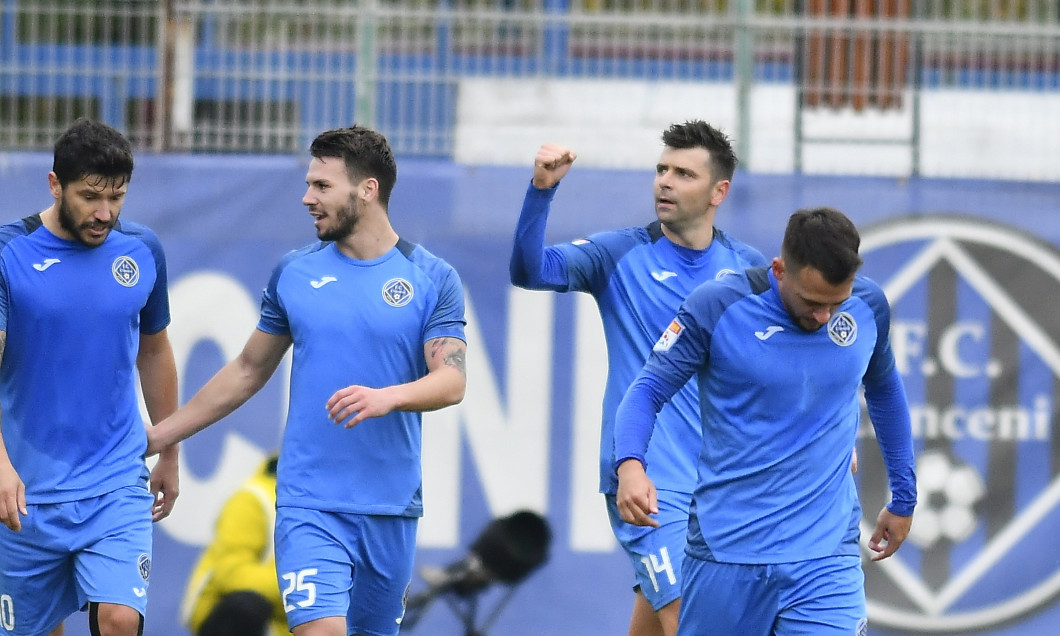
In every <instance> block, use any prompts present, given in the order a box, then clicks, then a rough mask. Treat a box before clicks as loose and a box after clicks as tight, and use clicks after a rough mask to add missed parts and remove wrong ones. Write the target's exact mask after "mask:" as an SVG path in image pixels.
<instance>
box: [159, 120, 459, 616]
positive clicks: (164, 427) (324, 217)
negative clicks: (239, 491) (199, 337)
mask: <svg viewBox="0 0 1060 636" xmlns="http://www.w3.org/2000/svg"><path fill="white" fill-rule="evenodd" d="M309 152H310V154H311V155H312V157H313V158H312V160H311V161H310V163H309V170H308V172H307V173H306V183H307V184H308V188H307V189H306V192H305V195H304V196H303V197H302V203H303V204H304V205H306V206H307V207H308V208H309V215H310V216H311V217H312V218H313V225H314V227H315V228H316V231H317V238H319V239H320V240H319V241H318V242H316V243H313V244H311V245H308V246H306V247H303V248H301V249H298V250H295V251H293V252H291V253H289V254H288V255H287V256H285V257H284V258H283V259H282V260H281V261H280V263H279V264H278V265H277V266H276V268H275V270H274V271H273V274H272V277H271V279H270V281H269V283H268V286H267V287H266V289H265V293H264V297H263V299H262V308H261V318H260V320H259V322H258V326H257V329H256V330H255V331H254V332H253V333H252V334H251V335H250V338H249V339H248V340H247V343H246V345H245V346H244V348H243V351H242V352H241V353H240V354H239V355H238V356H237V357H236V358H235V359H234V360H232V361H231V362H229V363H228V364H227V365H225V366H224V367H223V368H222V369H221V370H220V371H218V372H217V374H216V375H214V377H213V378H211V379H210V380H209V381H208V382H207V383H206V385H205V386H203V388H202V389H201V390H199V392H198V393H196V394H195V396H194V397H192V398H191V400H189V401H188V403H187V404H186V405H184V406H183V407H181V408H180V410H178V411H177V413H176V414H174V415H173V416H172V417H170V418H168V419H167V420H166V421H165V422H162V423H160V424H159V426H158V427H157V430H156V431H153V432H154V433H156V434H154V435H152V436H151V437H150V446H149V450H150V451H154V450H157V449H162V448H166V447H168V446H169V445H171V444H173V443H175V442H177V441H180V440H182V439H186V438H187V437H189V436H190V435H192V434H194V433H195V432H197V431H200V430H202V429H204V428H206V427H207V426H209V425H210V424H212V423H214V422H216V421H218V420H220V419H221V418H223V417H224V416H226V415H228V414H229V413H231V412H232V411H234V410H235V409H236V408H238V407H239V406H240V405H241V404H243V403H244V402H246V401H247V399H249V398H250V397H251V396H252V395H253V394H254V393H256V392H257V391H258V390H259V389H260V388H261V387H262V386H263V385H264V384H265V382H266V381H267V380H268V379H269V377H270V376H272V374H273V372H274V371H275V370H276V367H277V366H278V365H279V363H280V360H281V359H282V358H283V356H284V354H285V353H286V351H287V349H288V348H289V347H290V346H291V345H292V344H293V345H294V361H293V366H292V369H291V395H290V407H289V410H288V415H287V424H286V428H285V431H284V437H283V441H282V445H281V447H280V459H279V465H278V468H277V475H276V480H277V481H276V489H277V490H276V506H277V510H276V568H277V572H278V575H279V585H280V592H281V597H282V599H283V603H284V609H285V610H286V612H287V622H288V624H289V625H290V627H291V629H292V631H293V632H294V634H295V636H347V635H348V634H360V635H364V636H392V635H395V634H397V633H398V628H399V627H400V626H401V617H402V614H403V612H404V607H403V597H404V595H405V592H406V589H407V587H408V584H409V582H410V581H411V579H412V565H413V556H414V552H415V543H416V526H417V522H418V518H419V517H420V516H421V515H422V511H423V506H422V502H421V497H420V494H421V488H420V445H421V421H422V415H421V412H422V411H430V410H435V409H440V408H443V407H446V406H450V405H452V404H456V403H458V402H460V400H462V399H463V396H464V388H465V385H466V377H465V370H464V358H465V353H466V351H467V345H466V344H465V341H464V325H465V321H464V295H463V288H462V287H461V284H460V279H459V277H458V276H457V274H456V271H455V270H454V269H453V268H452V267H451V266H450V265H449V264H448V263H446V262H445V261H443V260H441V259H440V258H438V257H436V256H434V255H432V254H431V253H429V252H428V251H427V250H425V249H424V248H422V247H420V246H418V245H414V244H412V243H409V242H408V241H405V240H403V239H401V238H400V237H399V236H398V235H397V233H396V232H395V231H394V229H393V228H392V227H391V224H390V218H389V213H388V211H387V205H388V202H389V200H390V193H391V190H392V189H393V187H394V183H395V181H396V180H397V165H396V163H395V161H394V155H393V153H392V152H391V150H390V145H389V144H388V143H387V140H386V138H385V137H383V135H381V134H379V133H378V132H375V131H373V130H369V129H367V128H363V127H360V126H353V127H351V128H342V129H337V130H330V131H326V132H324V133H321V134H320V135H318V136H317V138H316V139H315V140H313V142H312V144H311V145H310V148H309Z"/></svg>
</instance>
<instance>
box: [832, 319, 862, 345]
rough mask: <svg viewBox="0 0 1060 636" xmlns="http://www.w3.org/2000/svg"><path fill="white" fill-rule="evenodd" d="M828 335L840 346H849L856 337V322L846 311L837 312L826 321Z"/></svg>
mask: <svg viewBox="0 0 1060 636" xmlns="http://www.w3.org/2000/svg"><path fill="white" fill-rule="evenodd" d="M828 337H829V338H831V339H832V342H834V343H836V344H837V345H839V346H840V347H849V346H850V345H852V344H854V341H855V340H857V339H858V323H856V322H854V317H853V316H851V315H850V314H848V313H847V312H845V311H840V312H837V313H836V314H834V315H833V316H832V319H831V320H829V321H828Z"/></svg>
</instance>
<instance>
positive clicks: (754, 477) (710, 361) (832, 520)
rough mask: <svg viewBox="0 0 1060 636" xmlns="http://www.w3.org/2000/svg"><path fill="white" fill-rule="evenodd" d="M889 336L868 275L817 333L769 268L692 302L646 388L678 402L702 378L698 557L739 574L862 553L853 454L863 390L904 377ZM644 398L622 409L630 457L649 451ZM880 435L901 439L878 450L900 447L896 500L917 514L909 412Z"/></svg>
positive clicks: (634, 396)
mask: <svg viewBox="0 0 1060 636" xmlns="http://www.w3.org/2000/svg"><path fill="white" fill-rule="evenodd" d="M889 324H890V309H889V307H888V305H887V300H886V298H885V297H884V294H883V291H882V290H881V289H880V288H879V286H878V285H876V284H875V283H874V282H872V281H871V280H869V279H867V278H864V277H861V276H858V277H857V278H856V279H855V283H854V287H853V293H852V295H851V297H850V298H849V299H848V300H846V301H845V302H844V303H843V304H842V305H841V306H840V307H839V308H838V309H837V310H836V311H835V312H834V314H833V315H832V318H831V320H830V321H829V322H828V324H827V325H825V326H824V327H822V328H821V329H818V330H816V331H813V332H807V331H804V330H803V329H802V328H800V327H799V326H798V325H797V324H796V323H795V322H794V321H793V320H792V318H791V316H790V315H789V314H788V312H787V310H786V309H785V308H784V305H783V303H782V301H781V299H780V295H779V291H778V289H777V281H776V279H775V278H774V277H773V273H772V270H771V269H766V268H758V269H753V270H748V271H747V272H745V273H742V274H740V275H738V276H731V277H726V278H725V279H723V280H721V281H718V282H717V283H710V284H706V285H703V286H702V287H700V288H698V289H697V290H696V291H694V292H693V293H692V294H691V295H690V296H689V298H688V300H687V301H686V302H685V304H684V306H683V307H682V308H681V310H680V311H679V312H678V314H677V317H676V318H675V319H674V320H673V322H672V323H671V325H670V327H668V328H667V331H666V334H665V335H664V336H663V337H662V338H660V340H659V342H658V343H657V344H656V345H655V347H654V350H653V353H652V355H651V357H650V358H649V360H648V362H647V364H646V365H645V367H644V373H643V374H642V375H641V376H640V377H639V378H638V379H637V381H636V382H635V385H634V386H635V387H638V388H639V387H640V386H642V385H641V383H642V381H643V380H644V379H645V378H654V379H655V380H657V381H659V382H661V383H662V385H664V386H665V387H667V390H676V389H675V388H674V387H678V386H682V385H683V384H684V383H685V382H686V381H687V380H688V378H689V377H692V376H693V375H695V376H696V381H697V383H698V385H699V390H700V395H701V396H702V401H701V404H702V409H701V415H702V427H703V436H702V445H701V450H700V457H699V483H698V484H697V486H696V490H695V493H694V494H693V500H692V515H691V518H690V523H689V545H688V552H689V554H691V555H692V556H695V557H698V558H704V559H707V558H713V559H715V560H718V561H724V562H733V563H786V562H794V561H801V560H806V559H814V558H819V557H825V556H832V555H836V554H853V555H856V554H858V547H857V537H858V522H859V520H860V518H861V508H860V504H859V503H858V497H857V490H856V487H855V482H854V477H853V475H852V474H851V472H850V456H851V453H852V452H853V447H854V441H855V436H856V432H857V428H858V423H859V420H860V417H861V404H860V399H859V391H860V387H861V386H862V384H864V385H865V387H866V394H868V393H869V391H870V387H875V386H880V385H885V384H888V383H890V382H892V380H893V379H894V378H896V373H897V371H896V369H895V362H894V355H893V352H892V351H891V346H890V340H889V336H888V329H889ZM649 382H650V380H649ZM638 395H639V394H638V391H632V392H631V394H630V396H629V398H628V399H627V403H624V404H623V407H622V409H621V411H620V415H619V418H620V423H619V448H618V449H617V454H618V456H619V457H633V456H638V455H639V452H640V449H637V448H633V446H637V445H641V444H643V443H645V442H646V438H645V437H643V436H642V437H641V438H640V440H641V441H640V443H638V444H630V443H629V441H630V438H629V437H627V432H628V427H629V425H630V422H631V421H632V420H630V419H627V418H628V417H629V411H630V410H631V409H627V406H632V407H635V406H636V402H637V401H638ZM902 397H904V394H902ZM874 425H876V427H877V429H881V427H890V428H891V429H894V430H888V431H885V434H881V435H880V436H879V440H880V444H881V447H884V446H890V447H891V448H883V451H884V458H885V461H887V462H888V472H889V474H891V475H894V476H896V478H895V480H894V481H893V482H892V490H893V491H894V496H895V499H896V500H898V501H899V502H900V505H901V506H902V510H903V512H902V514H910V513H911V512H912V503H914V502H915V500H916V495H915V483H914V479H915V478H914V477H913V467H912V462H913V458H912V451H911V448H912V443H911V432H910V429H909V420H908V414H907V412H906V415H905V417H904V418H903V417H897V418H894V421H891V422H874ZM654 443H655V440H654V438H653V439H652V440H651V445H654ZM899 446H900V447H901V448H900V449H899V450H900V452H895V451H896V447H899ZM650 462H651V459H650V454H649V457H648V463H649V466H650ZM899 464H900V465H899Z"/></svg>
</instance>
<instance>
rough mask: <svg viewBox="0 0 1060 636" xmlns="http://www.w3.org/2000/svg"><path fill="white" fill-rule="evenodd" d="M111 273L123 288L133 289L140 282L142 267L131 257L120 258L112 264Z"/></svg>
mask: <svg viewBox="0 0 1060 636" xmlns="http://www.w3.org/2000/svg"><path fill="white" fill-rule="evenodd" d="M110 273H111V274H112V275H113V276H114V280H116V281H118V284H120V285H122V286H123V287H133V286H135V285H136V283H137V282H139V280H140V266H139V265H137V264H136V261H134V260H133V259H132V257H131V256H119V257H118V258H116V259H114V262H113V263H111V264H110Z"/></svg>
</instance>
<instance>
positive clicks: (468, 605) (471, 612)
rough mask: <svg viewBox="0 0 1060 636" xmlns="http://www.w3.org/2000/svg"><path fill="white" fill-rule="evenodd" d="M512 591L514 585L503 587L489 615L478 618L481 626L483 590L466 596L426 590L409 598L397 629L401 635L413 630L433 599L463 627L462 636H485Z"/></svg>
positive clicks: (447, 591) (508, 599) (455, 592)
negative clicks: (457, 619)
mask: <svg viewBox="0 0 1060 636" xmlns="http://www.w3.org/2000/svg"><path fill="white" fill-rule="evenodd" d="M428 576H429V575H427V576H424V578H428ZM515 587H516V586H514V585H508V586H506V588H507V589H505V590H504V594H503V596H501V598H500V599H498V600H497V601H496V602H495V603H494V604H493V607H492V608H491V609H490V610H489V612H488V613H486V614H485V615H484V616H483V617H482V621H481V622H480V621H479V610H480V609H483V603H482V595H483V593H484V592H485V591H486V588H485V587H479V588H477V589H474V590H472V591H470V592H468V593H458V592H457V591H456V590H453V589H448V590H441V591H434V590H431V589H428V590H427V591H426V592H423V593H421V594H417V595H415V596H410V597H409V600H408V602H407V603H406V605H405V618H404V619H402V621H401V629H402V631H404V630H405V629H410V630H411V629H412V628H414V627H415V626H416V624H417V623H418V622H419V621H420V619H421V618H422V617H423V614H424V613H425V612H426V611H427V608H428V607H429V606H430V604H431V603H432V602H433V601H434V599H436V598H441V599H442V600H444V601H445V603H446V605H448V606H449V608H450V609H451V610H452V611H453V613H454V614H456V616H457V618H459V619H460V621H461V623H462V625H463V627H464V632H463V636H486V632H487V630H488V629H489V628H490V626H491V625H492V624H493V622H494V621H495V620H497V617H498V616H499V615H500V613H501V610H503V609H504V607H505V606H506V605H507V604H508V601H510V600H511V598H512V595H513V594H514V593H515Z"/></svg>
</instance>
